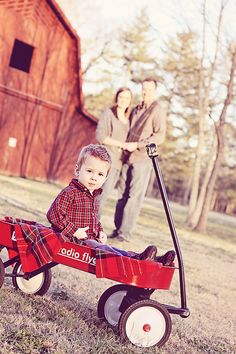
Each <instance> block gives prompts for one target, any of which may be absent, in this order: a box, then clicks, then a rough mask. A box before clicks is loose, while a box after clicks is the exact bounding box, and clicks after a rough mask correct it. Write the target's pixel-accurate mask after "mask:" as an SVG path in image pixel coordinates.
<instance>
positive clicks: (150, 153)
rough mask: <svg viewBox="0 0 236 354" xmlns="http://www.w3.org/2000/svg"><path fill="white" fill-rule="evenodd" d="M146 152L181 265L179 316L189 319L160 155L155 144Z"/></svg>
mask: <svg viewBox="0 0 236 354" xmlns="http://www.w3.org/2000/svg"><path fill="white" fill-rule="evenodd" d="M146 150H147V153H148V156H149V157H150V159H151V160H152V164H153V168H154V171H155V174H156V178H157V182H158V186H159V189H160V193H161V198H162V203H163V206H164V209H165V214H166V218H167V221H168V225H169V229H170V232H171V236H172V240H173V244H174V247H175V251H176V254H177V259H178V264H179V280H180V295H181V309H179V310H180V312H179V314H180V315H181V316H182V317H188V316H189V310H188V308H187V300H186V287H185V275H184V264H183V258H182V253H181V249H180V245H179V240H178V236H177V233H176V230H175V225H174V221H173V218H172V214H171V210H170V206H169V201H168V196H167V193H166V188H165V184H164V180H163V177H162V173H161V170H160V166H159V162H158V153H157V148H156V145H155V144H153V143H152V144H148V145H146ZM181 310H182V311H181Z"/></svg>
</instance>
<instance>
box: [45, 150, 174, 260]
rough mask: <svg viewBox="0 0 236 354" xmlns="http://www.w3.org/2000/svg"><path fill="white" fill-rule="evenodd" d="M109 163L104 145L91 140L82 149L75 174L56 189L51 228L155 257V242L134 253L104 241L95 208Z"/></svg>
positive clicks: (143, 256) (99, 244)
mask: <svg viewBox="0 0 236 354" xmlns="http://www.w3.org/2000/svg"><path fill="white" fill-rule="evenodd" d="M110 167H111V157H110V155H109V153H108V151H107V149H106V148H105V146H103V145H98V144H97V145H93V144H90V145H88V146H85V147H84V148H83V149H82V150H81V152H80V154H79V157H78V161H77V164H76V168H75V176H76V178H73V179H72V181H71V182H70V184H69V186H67V187H66V188H64V189H63V190H62V191H61V192H60V193H59V195H58V196H57V197H56V199H55V200H54V202H53V203H52V205H51V207H50V208H49V210H48V212H47V218H48V220H49V222H50V223H51V227H52V229H53V230H54V231H56V232H60V233H61V234H62V235H65V236H67V237H68V238H70V239H73V237H76V238H77V239H79V240H83V241H84V243H85V244H86V245H88V246H91V247H94V248H100V249H103V250H105V251H108V252H113V253H116V254H119V255H123V256H128V257H133V258H136V259H139V260H143V259H153V260H154V259H155V258H156V259H155V260H157V258H158V257H156V253H157V248H156V246H148V247H147V248H146V249H145V250H144V251H143V252H142V253H140V254H134V253H133V252H130V253H129V252H126V251H123V250H120V249H118V248H115V247H111V246H108V245H105V243H106V241H107V236H106V234H105V233H104V232H103V229H102V226H101V223H100V221H99V217H98V210H99V199H100V194H101V193H102V189H101V186H102V185H103V183H104V182H105V180H106V178H107V176H108V173H109V170H110ZM169 252H171V251H169ZM167 253H168V252H167ZM162 257H163V256H162ZM164 257H165V256H164ZM169 258H170V257H169ZM165 261H166V259H165ZM172 261H173V259H172ZM165 264H166V263H165Z"/></svg>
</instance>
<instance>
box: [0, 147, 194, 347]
mask: <svg viewBox="0 0 236 354" xmlns="http://www.w3.org/2000/svg"><path fill="white" fill-rule="evenodd" d="M147 150H148V154H149V157H150V158H151V159H152V162H153V166H154V169H155V172H156V176H157V180H158V183H159V187H160V191H161V195H162V200H163V204H164V208H165V211H166V215H167V221H168V224H169V228H170V231H171V236H172V239H173V243H174V246H175V250H176V254H177V259H178V268H176V267H175V266H174V265H173V266H163V265H162V264H161V263H157V262H153V261H149V260H146V261H143V260H142V261H140V260H137V259H134V258H129V257H125V256H119V255H116V254H114V253H108V252H104V251H101V250H98V249H96V250H95V249H93V248H91V247H88V246H84V245H82V244H76V243H72V242H67V241H66V242H62V243H61V245H60V247H58V245H57V247H55V250H56V251H53V252H52V254H51V256H50V262H48V263H46V264H44V265H42V266H38V267H37V266H35V265H34V267H33V268H32V265H31V264H30V258H27V257H26V258H25V257H24V256H23V255H22V252H21V246H22V245H21V244H20V245H19V243H18V242H17V240H20V239H23V237H24V235H23V230H22V223H17V222H10V221H6V220H0V249H2V248H6V249H7V251H8V256H9V257H8V258H9V259H8V260H7V261H5V262H3V261H2V260H1V258H0V288H1V286H2V285H3V282H4V277H7V276H8V277H12V282H13V286H14V287H15V288H17V289H20V290H21V291H22V292H24V293H27V294H37V295H44V294H45V293H46V292H47V291H48V289H49V287H50V284H51V279H52V275H51V268H52V267H54V266H56V265H57V264H63V265H66V266H69V267H73V268H76V269H79V270H82V271H85V272H88V273H92V274H94V275H96V277H98V278H108V279H112V280H114V281H117V282H119V283H120V284H117V285H114V286H112V287H110V288H109V289H107V290H106V291H105V292H104V293H103V294H102V295H101V297H100V299H99V302H98V307H97V312H98V317H99V318H101V319H104V320H106V321H107V322H108V324H109V325H110V326H112V327H115V328H118V330H119V333H120V335H121V338H122V339H123V340H125V341H127V340H128V341H130V342H131V343H133V344H134V345H136V346H140V347H151V346H154V345H155V346H158V347H160V346H162V345H163V344H164V343H165V342H166V341H167V340H168V338H169V336H170V333H171V327H172V322H171V317H170V314H178V315H180V316H181V317H188V316H189V310H188V308H187V304H186V291H185V277H184V268H183V260H182V256H181V251H180V246H179V243H178V238H177V235H176V232H175V227H174V224H173V220H172V216H171V212H170V209H169V204H168V199H167V195H166V191H165V186H164V183H163V179H162V176H161V172H160V170H159V165H158V161H157V154H156V150H155V146H153V145H149V146H148V147H147ZM45 229H47V228H46V227H45ZM29 257H30V256H29ZM10 266H13V268H12V267H11V268H10V269H11V272H5V269H6V268H8V267H10ZM32 269H33V270H32ZM176 269H178V270H179V283H180V297H181V307H174V306H171V305H166V304H160V303H159V302H157V301H154V300H151V299H150V297H151V295H152V293H153V292H154V291H155V290H156V289H166V290H168V289H169V288H170V285H171V281H172V278H173V275H174V272H175V270H176Z"/></svg>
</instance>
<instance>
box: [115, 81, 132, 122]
mask: <svg viewBox="0 0 236 354" xmlns="http://www.w3.org/2000/svg"><path fill="white" fill-rule="evenodd" d="M124 91H128V92H129V93H130V95H131V100H132V96H133V95H132V91H131V90H130V89H129V88H128V87H121V88H119V90H118V91H117V92H116V94H115V97H114V103H113V106H112V107H111V110H112V112H113V114H114V115H115V117H116V118H118V117H117V101H118V96H119V94H120V93H121V92H124ZM131 100H130V105H129V107H127V108H126V110H125V115H126V116H127V117H129V115H130V111H131Z"/></svg>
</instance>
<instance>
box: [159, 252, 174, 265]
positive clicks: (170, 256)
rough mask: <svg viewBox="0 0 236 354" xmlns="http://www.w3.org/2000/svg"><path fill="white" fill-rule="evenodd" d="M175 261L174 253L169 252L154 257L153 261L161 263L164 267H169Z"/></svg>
mask: <svg viewBox="0 0 236 354" xmlns="http://www.w3.org/2000/svg"><path fill="white" fill-rule="evenodd" d="M174 259H175V251H173V250H171V251H168V252H166V253H165V254H163V255H162V256H157V257H155V261H156V262H158V263H162V264H163V265H165V266H171V265H172V263H173V262H174Z"/></svg>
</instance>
